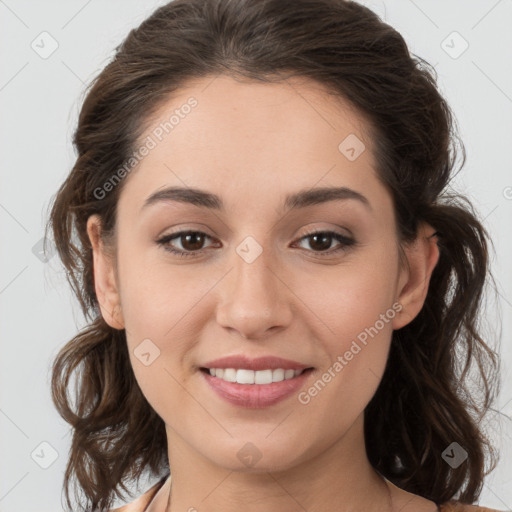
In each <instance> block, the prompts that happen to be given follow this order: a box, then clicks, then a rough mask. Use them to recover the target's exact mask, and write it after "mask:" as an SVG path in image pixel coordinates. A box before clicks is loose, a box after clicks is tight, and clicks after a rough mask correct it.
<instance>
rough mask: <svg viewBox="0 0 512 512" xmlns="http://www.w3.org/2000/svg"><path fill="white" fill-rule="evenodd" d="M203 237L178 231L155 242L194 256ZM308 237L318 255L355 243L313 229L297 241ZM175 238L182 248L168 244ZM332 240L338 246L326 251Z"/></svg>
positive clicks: (173, 250) (183, 254)
mask: <svg viewBox="0 0 512 512" xmlns="http://www.w3.org/2000/svg"><path fill="white" fill-rule="evenodd" d="M205 238H211V237H210V236H209V235H207V234H206V233H203V232H201V231H180V232H178V233H174V234H170V235H165V236H163V237H162V238H160V239H159V240H157V241H156V242H157V244H159V245H161V246H163V247H164V249H165V250H166V251H168V252H171V253H173V254H176V255H178V256H194V255H196V254H198V253H202V252H203V251H204V249H203V248H202V245H203V243H204V239H205ZM308 238H309V239H311V241H313V244H312V243H311V241H310V243H309V244H310V246H311V247H313V246H316V247H317V248H316V249H313V252H315V253H317V254H318V255H319V256H328V255H331V254H333V253H337V252H338V251H343V250H347V249H348V248H349V247H350V246H352V245H354V244H355V243H356V242H355V240H354V239H352V238H349V237H347V236H344V235H342V234H340V233H337V232H335V231H315V232H313V233H308V234H306V235H305V236H303V237H301V238H300V239H299V240H298V241H299V242H301V241H303V240H306V239H308ZM176 239H178V240H180V243H181V246H182V249H176V248H175V247H174V246H173V245H171V244H170V242H171V241H172V240H176ZM333 240H336V241H338V242H339V243H340V247H339V248H337V249H335V250H331V251H328V252H326V250H325V249H328V248H329V247H330V246H331V243H332V241H333Z"/></svg>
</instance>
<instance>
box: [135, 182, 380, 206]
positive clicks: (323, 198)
mask: <svg viewBox="0 0 512 512" xmlns="http://www.w3.org/2000/svg"><path fill="white" fill-rule="evenodd" d="M347 199H354V200H356V201H359V202H360V203H362V204H363V205H364V206H365V207H366V208H367V209H369V210H372V207H371V204H370V202H369V201H368V199H367V198H366V197H365V196H364V195H363V194H361V193H360V192H357V191H356V190H353V189H351V188H348V187H322V188H312V189H305V190H301V191H299V192H296V193H294V194H289V195H287V196H286V198H285V202H284V208H285V210H297V209H300V208H306V207H308V206H313V205H318V204H322V203H326V202H329V201H344V200H347ZM174 201H177V202H180V203H188V204H193V205H195V206H199V207H201V208H208V209H211V210H217V211H225V207H224V203H223V201H222V199H221V198H220V197H219V196H218V195H216V194H213V193H211V192H206V191H204V190H200V189H198V188H191V187H168V188H164V189H161V190H157V191H156V192H154V193H153V194H151V195H150V196H149V197H148V198H147V199H146V200H145V201H144V204H143V205H142V208H141V210H144V209H145V208H147V207H149V206H151V205H153V204H156V203H160V202H164V203H167V202H174Z"/></svg>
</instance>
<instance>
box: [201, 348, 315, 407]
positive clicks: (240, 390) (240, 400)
mask: <svg viewBox="0 0 512 512" xmlns="http://www.w3.org/2000/svg"><path fill="white" fill-rule="evenodd" d="M312 371H313V368H312V367H310V366H309V367H308V366H307V365H304V364H302V363H299V362H297V361H292V360H290V359H283V358H280V357H274V356H265V357H259V358H256V359H250V358H248V357H247V356H229V357H223V358H220V359H215V360H213V361H208V362H207V363H205V365H204V366H203V367H201V374H202V376H203V378H204V380H205V381H206V383H207V384H208V386H209V389H211V390H213V391H214V392H215V393H216V394H217V396H219V397H221V398H222V399H223V400H224V401H227V402H229V403H230V404H232V405H236V406H239V407H248V408H253V409H261V408H264V407H268V406H270V405H274V404H276V403H278V402H280V401H281V400H284V399H285V398H287V397H289V396H291V395H292V394H294V393H296V392H297V391H298V390H299V389H300V388H301V387H303V385H304V383H305V381H306V380H307V379H309V376H310V375H311V373H312ZM219 372H220V373H219ZM217 373H219V375H217ZM226 373H229V374H230V375H231V374H236V376H237V377H238V376H239V375H240V374H242V375H243V377H244V378H243V379H242V381H243V383H241V382H237V381H236V379H235V381H233V379H231V378H229V379H228V380H225V379H224V377H225V375H226ZM269 373H272V374H273V376H275V375H276V374H277V375H279V376H280V373H285V374H286V376H287V378H283V380H279V381H277V382H268V379H264V378H263V377H264V376H265V375H267V374H269ZM251 374H253V375H254V376H256V377H255V379H254V380H252V379H250V378H249V379H247V376H248V377H250V376H251ZM258 374H260V375H261V376H262V379H261V381H260V382H264V383H259V382H258V378H257V376H258ZM267 377H268V375H267ZM278 378H279V377H278ZM274 380H275V379H274Z"/></svg>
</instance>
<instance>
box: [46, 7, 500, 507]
mask: <svg viewBox="0 0 512 512" xmlns="http://www.w3.org/2000/svg"><path fill="white" fill-rule="evenodd" d="M218 73H224V74H229V75H231V76H238V77H246V78H249V79H253V80H261V81H267V82H271V81H276V80H282V79H283V78H284V77H291V76H294V75H295V76H303V77H308V78H311V79H313V80H316V81H317V82H318V83H321V84H323V85H325V86H326V87H328V88H329V90H331V91H333V92H334V94H337V95H339V96H340V97H341V98H343V99H345V100H348V101H349V102H351V103H352V104H353V105H354V106H355V108H356V109H357V110H358V112H360V114H361V115H362V116H364V117H365V119H367V120H368V122H369V124H370V127H371V130H372V134H373V137H372V140H373V143H374V145H375V148H376V150H375V153H376V154H375V158H376V161H377V163H378V169H377V171H378V175H379V177H380V179H381V180H382V182H383V183H384V184H385V185H386V186H387V187H388V189H389V191H390V193H391V195H392V197H393V201H394V207H395V211H396V219H397V232H398V234H399V238H400V241H401V242H404V243H405V242H407V241H411V240H413V239H414V238H415V236H416V230H417V226H418V223H419V222H420V221H425V222H427V223H428V224H430V225H431V226H433V227H434V229H435V230H436V233H437V237H438V246H439V248H440V259H439V262H438V264H437V266H436V268H435V269H434V272H433V275H432V279H431V283H430V287H429V292H428V296H427V298H426V301H425V304H424V307H423V308H422V310H421V312H420V313H419V314H418V316H417V317H416V318H415V319H414V320H413V321H412V322H410V323H409V324H408V325H406V326H405V327H403V328H402V329H399V330H397V331H394V333H393V338H392V343H391V350H390V354H389V359H388V364H387V367H386V370H385V373H384V376H383V378H382V382H381V384H380V386H379V388H378V390H377V392H376V394H375V396H374V397H373V399H372V400H371V402H370V403H369V404H368V406H367V407H366V410H365V440H366V446H367V453H368V457H369V460H370V462H371V464H372V466H373V467H374V468H375V469H376V471H378V472H379V473H380V474H382V475H383V476H385V477H386V478H387V479H389V480H390V481H391V482H393V483H394V484H395V485H397V486H399V487H401V488H403V489H405V490H407V491H409V492H412V493H415V494H418V495H421V496H423V497H425V498H427V499H430V500H433V501H435V502H436V503H441V502H444V501H446V500H448V499H450V498H453V497H454V496H455V497H456V498H458V499H460V501H462V502H466V503H472V502H474V500H475V499H476V498H478V496H479V494H480V492H481V489H482V485H483V478H484V476H485V475H486V474H488V472H487V473H484V469H485V458H486V451H489V455H490V456H491V461H492V462H493V464H492V467H491V469H490V470H492V469H494V467H495V465H496V462H495V457H496V454H495V451H494V448H493V447H492V445H491V443H490V442H489V440H488V439H487V438H486V437H485V436H484V433H483V430H482V428H481V426H480V421H481V418H482V417H483V414H484V413H486V412H487V411H488V410H489V409H490V405H491V403H492V401H493V400H494V396H495V393H496V392H497V388H498V386H499V382H498V375H499V371H498V370H499V360H498V357H497V353H496V352H494V351H493V350H491V348H490V347H489V346H488V345H487V344H486V343H485V342H484V340H483V339H482V334H481V327H480V326H479V321H480V319H481V318H480V317H481V313H480V311H481V308H482V306H483V301H482V297H483V293H482V292H483V290H484V285H485V284H486V283H488V280H489V279H492V276H491V273H490V269H489V266H488V245H487V244H488V240H489V237H488V234H487V232H486V230H485V229H484V227H483V226H482V224H481V222H480V221H479V220H478V216H477V214H476V212H475V211H474V209H473V207H472V206H471V204H470V202H469V201H468V200H467V199H465V198H464V197H462V196H460V195H457V194H454V193H450V192H449V190H448V184H449V181H450V179H452V178H453V176H454V169H455V163H456V160H457V156H458V154H462V164H461V167H462V165H463V164H464V161H465V152H464V146H463V144H462V142H461V141H460V139H459V137H458V135H457V130H456V122H455V120H454V117H453V115H452V113H451V110H450V108H449V107H448V105H447V103H446V102H445V100H444V99H443V98H442V96H441V95H440V93H439V92H438V89H437V87H436V80H437V75H436V73H435V70H434V69H433V68H432V67H431V66H429V65H428V63H426V62H425V61H424V60H423V59H421V58H419V57H416V56H411V55H410V54H409V51H408V48H407V46H406V43H405V42H404V39H403V38H402V37H401V35H400V34H399V33H398V32H396V31H395V30H394V29H393V28H392V27H390V26H389V25H387V24H386V23H384V22H382V21H381V20H380V18H379V17H378V16H377V15H376V14H375V13H373V12H372V11H370V10H369V9H367V8H366V7H363V6H362V5H360V4H357V3H355V2H351V1H344V0H293V1H292V0H175V1H173V2H171V3H169V4H167V5H164V6H163V7H160V8H159V9H157V10H156V11H155V12H154V13H153V14H152V15H151V16H150V17H149V18H148V19H146V20H145V21H144V22H143V23H142V24H141V25H140V26H139V27H138V28H136V29H134V30H132V31H131V32H130V33H129V35H128V36H127V38H126V39H125V41H124V42H123V43H122V44H121V45H120V46H119V47H118V48H117V49H116V54H115V56H114V58H113V59H112V61H111V62H110V63H109V64H108V65H107V66H106V67H105V69H104V70H103V71H102V72H101V73H100V74H99V76H97V77H96V79H95V80H94V81H93V83H92V84H91V88H90V90H89V91H88V93H87V96H86V98H85V100H84V103H83V106H82V109H81V112H80V117H79V121H78V127H77V129H76V132H75V134H74V140H73V142H74V145H75V148H76V150H77V153H78V155H77V160H76V163H75V165H74V167H73V169H72V170H71V172H70V174H69V176H68V177H67V179H66V180H65V182H64V183H63V184H62V186H61V187H60V189H59V191H58V193H57V195H56V198H55V201H54V204H53V206H52V210H51V216H50V220H49V223H48V225H47V230H48V229H50V228H51V229H52V234H53V238H54V240H55V244H56V247H57V249H58V253H59V255H60V258H61V259H62V262H63V264H64V266H65V268H66V270H67V275H68V279H69V282H70V284H71V286H72V288H73V290H74V292H75V294H76V296H77V297H78V300H79V301H80V304H81V307H82V309H83V312H84V315H85V316H86V318H87V319H88V320H90V321H91V323H90V325H89V326H87V327H86V328H85V329H83V330H82V331H81V332H80V333H79V334H78V335H77V336H76V337H75V338H73V339H72V340H71V341H69V342H68V343H67V344H66V345H65V346H64V347H63V348H62V349H61V351H60V352H59V354H58V356H57V358H56V360H55V362H54V366H53V374H52V396H53V400H54V403H55V405H56V407H57V409H58V411H59V413H60V414H61V415H62V417H63V418H64V419H65V420H66V421H67V422H68V423H70V424H71V425H72V427H73V439H72V446H71V450H70V456H69V461H68V465H67V468H66V473H65V479H64V486H65V488H66V499H67V504H68V506H69V507H70V509H71V508H72V507H71V502H70V496H69V485H70V482H71V478H72V477H75V479H76V481H77V482H78V484H79V487H80V489H81V490H82V491H83V494H84V496H85V499H86V501H87V503H86V504H85V506H84V508H83V510H86V509H88V508H98V510H99V511H100V512H102V511H105V510H108V509H109V508H110V506H111V505H112V503H113V499H114V494H115V495H116V496H117V497H120V498H124V496H123V494H122V493H120V489H122V490H123V491H124V492H127V488H126V487H125V483H126V481H127V480H129V479H132V480H133V479H135V478H137V479H138V478H140V476H141V474H142V472H143V471H144V470H145V469H149V470H150V472H151V474H153V475H160V476H161V475H162V473H163V472H168V471H169V465H168V461H167V440H166V434H165V429H164V422H163V420H162V419H161V418H160V417H159V416H158V415H157V414H156V413H155V412H154V410H153V409H152V408H151V406H150V405H149V404H148V402H147V401H146V399H145V397H144V396H143V394H142V393H141V390H140V389H139V386H138V384H137V382H136V380H135V377H134V373H133V371H132V368H131V365H130V361H129V355H128V351H127V344H126V336H125V332H124V331H123V330H115V329H113V328H111V327H109V326H108V325H107V324H106V322H105V321H104V320H103V318H102V316H101V314H100V310H99V307H98V302H97V297H96V295H95V291H94V281H93V265H92V249H91V244H90V242H89V239H88V237H87V232H86V223H87V219H88V218H89V216H90V215H93V214H99V215H100V216H101V219H102V236H104V238H105V240H107V239H108V237H109V236H111V235H112V233H114V232H115V222H116V205H117V201H118V198H119V194H120V193H121V191H122V189H123V184H124V183H125V182H126V180H124V181H122V182H121V183H119V185H118V186H116V187H114V188H113V190H112V191H110V192H109V193H108V194H103V195H102V197H101V198H98V197H97V196H98V194H95V191H96V190H97V189H98V188H101V187H102V186H103V184H104V183H105V182H107V181H108V180H109V179H111V178H112V176H114V175H115V173H116V171H117V170H118V169H119V168H121V167H122V166H123V164H124V163H125V162H126V161H127V159H128V158H129V157H130V155H131V154H132V152H133V151H134V148H135V147H136V143H137V140H138V137H140V136H141V134H142V133H143V129H144V126H145V122H147V120H148V118H149V116H150V114H151V113H152V112H154V111H155V109H156V108H157V107H158V106H159V105H161V104H162V102H163V101H166V100H167V99H168V98H169V96H170V95H171V94H172V92H173V91H176V90H178V89H179V88H180V86H183V85H184V84H185V83H186V81H187V80H188V79H190V78H195V77H204V76H208V75H211V76H212V77H213V76H214V75H216V74H218ZM459 151H460V153H459ZM461 351H462V353H463V354H464V355H465V365H464V368H460V367H459V362H460V360H461V359H460V356H461ZM475 363H476V366H477V371H478V377H479V379H480V382H479V389H478V391H480V392H481V399H480V400H478V398H475V397H476V391H477V390H476V389H471V387H470V386H469V385H468V383H467V382H466V380H467V379H466V374H467V373H468V371H469V370H470V369H471V368H472V365H473V364H475ZM78 370H79V371H78ZM75 371H77V373H78V376H77V380H76V384H75V385H76V400H75V404H74V405H73V404H72V401H71V399H70V397H69V396H68V388H69V385H70V383H69V380H70V378H71V376H72V375H73V374H74V373H75ZM468 375H469V374H468ZM453 442H456V443H458V444H459V445H460V446H461V447H463V448H464V449H465V450H466V451H467V452H468V453H469V458H468V459H467V460H466V462H464V463H463V464H462V465H460V466H459V467H458V468H456V469H452V468H451V467H450V466H449V465H448V464H447V463H446V462H445V461H444V460H443V458H442V453H443V451H444V450H445V449H446V448H447V447H448V446H449V445H450V444H451V443H453Z"/></svg>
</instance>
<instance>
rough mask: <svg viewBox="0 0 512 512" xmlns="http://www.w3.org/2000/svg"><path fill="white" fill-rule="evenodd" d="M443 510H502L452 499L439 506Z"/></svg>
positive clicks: (457, 511)
mask: <svg viewBox="0 0 512 512" xmlns="http://www.w3.org/2000/svg"><path fill="white" fill-rule="evenodd" d="M439 510H440V511H441V512H502V511H500V510H496V509H494V508H486V507H481V506H479V505H468V504H467V503H461V502H460V501H454V500H450V501H447V502H445V503H443V504H441V505H440V506H439Z"/></svg>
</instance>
